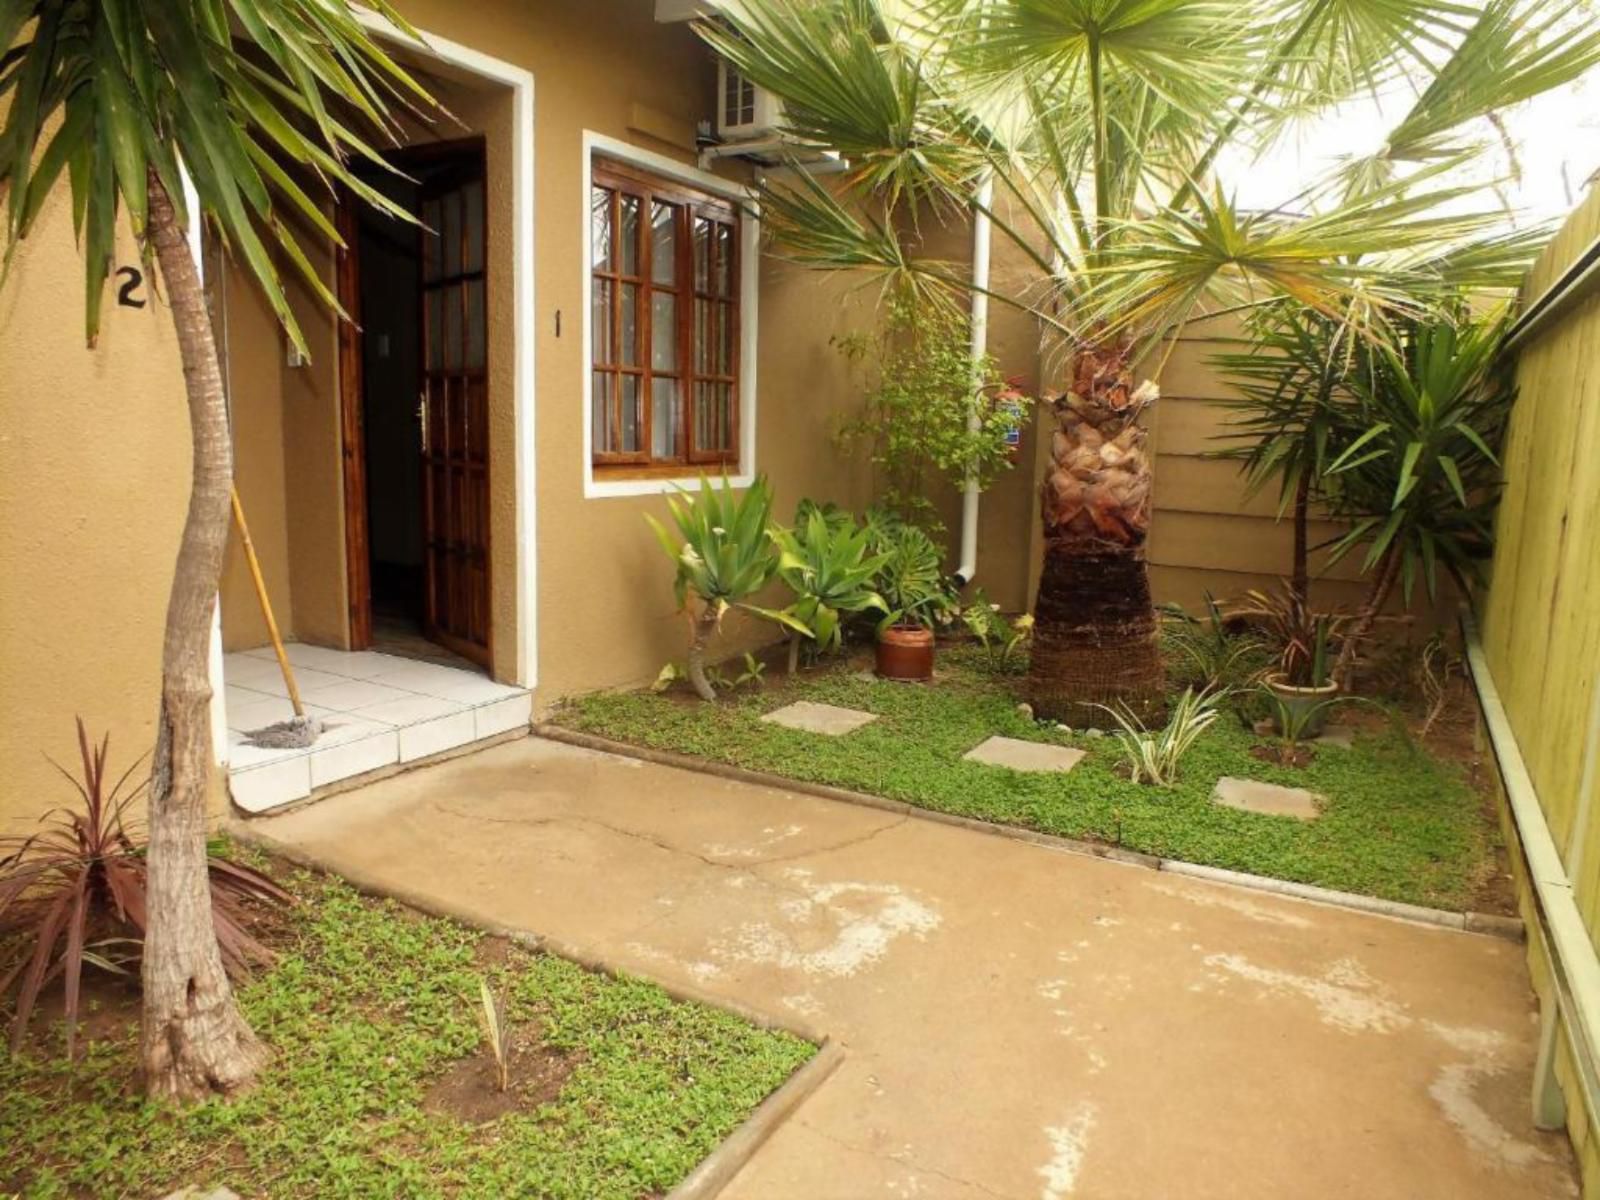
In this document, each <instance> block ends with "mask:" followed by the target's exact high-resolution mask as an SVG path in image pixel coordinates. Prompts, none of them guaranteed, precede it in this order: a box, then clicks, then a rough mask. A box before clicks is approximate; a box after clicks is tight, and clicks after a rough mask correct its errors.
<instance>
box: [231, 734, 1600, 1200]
mask: <svg viewBox="0 0 1600 1200" xmlns="http://www.w3.org/2000/svg"><path fill="white" fill-rule="evenodd" d="M252 827H253V828H255V829H258V830H260V831H261V832H262V833H264V834H266V835H267V836H268V837H271V838H274V839H277V840H280V841H282V842H287V843H292V844H294V845H296V846H298V847H300V848H301V849H303V850H304V851H306V852H309V853H311V854H314V855H315V856H317V857H318V858H319V859H320V860H322V861H324V862H326V863H328V864H330V865H331V866H333V867H335V868H339V867H343V868H344V869H346V870H348V871H350V872H352V873H354V874H358V875H360V876H362V877H364V878H366V879H371V880H381V881H388V882H389V884H390V885H391V886H394V887H395V888H397V889H404V890H407V891H409V892H411V893H412V894H420V895H423V896H427V897H432V898H435V899H438V900H440V901H445V902H448V903H451V904H454V905H456V906H458V907H461V908H464V909H465V910H466V911H468V912H472V913H475V914H477V915H478V916H480V917H481V918H482V919H483V920H485V921H492V922H498V923H501V924H504V925H510V926H517V927H523V928H526V929H529V930H533V931H535V932H538V933H541V934H544V935H547V936H549V937H552V938H554V939H557V940H559V941H561V942H563V943H566V944H569V945H572V946H575V947H579V948H581V949H582V950H584V951H585V952H586V953H590V954H593V955H595V956H597V957H601V958H604V959H606V960H609V961H611V962H613V963H615V964H617V965H619V966H622V967H624V968H626V969H630V970H633V971H636V972H638V973H639V974H642V975H645V976H650V977H654V978H657V979H661V980H663V981H669V982H676V983H689V984H693V985H695V986H697V987H698V988H700V989H701V990H702V991H705V992H709V993H711V994H713V995H719V996H723V997H727V998H728V999H730V1000H733V1001H737V1002H739V1003H742V1004H744V1005H746V1006H749V1007H752V1008H756V1009H760V1010H763V1011H768V1012H774V1013H781V1012H784V1011H788V1012H791V1013H794V1014H798V1015H799V1016H801V1017H803V1018H804V1019H805V1020H806V1021H807V1022H808V1023H809V1024H810V1025H812V1026H814V1027H816V1028H818V1029H820V1030H823V1031H826V1032H828V1033H831V1034H832V1035H833V1036H834V1037H835V1038H837V1039H838V1040H839V1041H841V1042H842V1043H843V1044H844V1046H845V1048H846V1051H847V1057H846V1059H845V1061H844V1063H843V1065H842V1066H841V1067H840V1068H839V1070H838V1071H837V1072H835V1074H834V1075H833V1076H832V1077H831V1078H829V1080H828V1081H827V1082H826V1083H825V1084H824V1085H823V1086H822V1088H821V1089H820V1090H819V1091H818V1092H816V1093H815V1094H814V1095H812V1096H811V1097H810V1098H809V1099H808V1100H806V1102H805V1103H804V1104H803V1105H802V1106H801V1107H800V1109H799V1110H798V1112H797V1113H796V1114H795V1116H794V1117H793V1118H792V1119H791V1120H790V1121H789V1122H788V1123H787V1124H786V1125H784V1126H783V1127H782V1128H781V1129H780V1130H779V1131H778V1132H777V1134H776V1135H775V1136H774V1137H773V1138H772V1140H771V1141H769V1142H768V1143H767V1144H766V1145H765V1146H764V1147H762V1149H761V1150H760V1151H759V1153H758V1154H757V1155H756V1157H755V1158H754V1159H753V1160H752V1161H751V1163H750V1164H749V1165H748V1166H747V1167H746V1168H745V1170H744V1171H743V1172H742V1173H741V1174H740V1175H739V1176H738V1177H737V1178H736V1179H735V1180H734V1181H733V1183H732V1185H731V1186H730V1187H729V1189H728V1190H727V1192H726V1193H725V1195H726V1196H728V1197H730V1200H787V1198H794V1200H856V1198H867V1197H871V1198H878V1197H889V1198H904V1197H924V1198H938V1200H944V1198H949V1200H980V1198H993V1197H1002V1198H1004V1200H1067V1198H1068V1197H1091V1198H1093V1200H1113V1198H1121V1197H1127V1198H1130V1200H1134V1198H1137V1200H1152V1198H1158V1197H1167V1196H1171V1197H1182V1198H1184V1200H1197V1198H1201V1197H1272V1198H1276V1197H1281V1196H1293V1197H1296V1198H1297V1200H1305V1198H1312V1197H1352V1198H1360V1200H1379V1198H1383V1197H1394V1198H1395V1200H1401V1198H1404V1200H1423V1198H1427V1197H1438V1198H1440V1200H1445V1198H1448V1200H1468V1198H1475V1197H1483V1198H1485V1200H1487V1198H1490V1197H1493V1198H1494V1200H1523V1198H1532V1197H1563V1196H1570V1195H1575V1194H1576V1189H1575V1186H1574V1184H1573V1175H1572V1168H1571V1162H1570V1153H1569V1151H1568V1148H1567V1146H1566V1142H1565V1139H1564V1138H1563V1137H1562V1136H1561V1135H1549V1134H1540V1133H1538V1132H1536V1131H1535V1130H1533V1129H1532V1127H1531V1125H1530V1123H1529V1106H1528V1101H1527V1097H1528V1093H1529V1087H1530V1077H1531V1072H1532V1062H1533V1055H1534V1043H1535V1039H1536V1034H1537V1026H1536V1024H1535V1022H1534V1014H1533V1009H1532V1006H1531V1002H1530V996H1529V990H1528V980H1527V976H1526V971H1525V969H1524V966H1523V951H1522V948H1521V947H1519V946H1514V945H1511V944H1510V943H1507V942H1502V941H1497V940H1493V939H1490V938H1486V937H1477V936H1472V935H1467V934H1461V933H1454V932H1450V931H1446V930H1440V929H1431V928H1423V927H1420V926H1415V925H1410V924H1405V923H1401V922H1397V921H1391V920H1386V919H1384V918H1380V917H1373V916H1367V915H1364V914H1360V913H1353V912H1347V911H1343V910H1339V909H1331V908H1323V907H1319V906H1315V905H1311V904H1306V903H1303V902H1299V901H1294V900H1289V899H1285V898H1280V897H1276V896H1270V895H1264V894H1259V893H1254V892H1248V891H1243V890H1238V889H1234V888H1229V887H1223V886H1219V885H1215V884H1208V883H1203V882H1200V881H1198V880H1192V879H1185V878H1182V877H1178V876H1172V875H1162V874H1158V873H1156V872H1153V871H1150V870H1148V869H1145V868H1141V867H1132V866H1124V865H1121V864H1117V863H1111V862H1105V861H1102V860H1098V859H1092V858H1086V857H1082V856H1077V855H1071V854H1065V853H1061V852H1056V851H1052V850H1049V849H1046V848H1042V847H1038V846H1033V845H1028V844H1025V843H1021V842H1014V841H1008V840H1003V839H1000V838H994V837H988V836H986V835H983V834H981V833H974V832H971V831H967V830H962V829H956V828H952V827H949V826H946V825H940V824H936V823H933V822H928V821H922V820H918V819H916V818H908V817H903V816H897V815H894V814H890V813H884V812H879V811H875V810H872V809H867V808H862V807H858V806H854V805H849V804H842V803H838V802H835V801H830V800H822V799H818V798H816V797H811V796H805V795H798V794H794V793H790V792H785V791H781V790H777V789H772V788H761V787H753V786H750V785H748V784H742V783H737V782H733V781H729V780H724V779H720V778H716V777H712V776H706V775H699V774H696V773H693V772H687V771H681V770H675V769H672V768H669V767H661V766H656V765H653V764H646V763H641V762H637V761H635V760H631V759H625V758H618V757H615V756H611V755H605V754H597V753H593V752H591V751H587V750H580V749H576V748H573V747H568V746H564V745H558V744H555V743H551V742H545V741H541V740H538V739H528V740H526V741H517V742H512V743H507V744H505V745H502V746H499V747H496V748H494V749H491V750H487V751H484V752H482V753H480V754H475V755H471V756H469V757H466V758H461V759H457V760H455V761H452V762H448V763H444V764H440V765H438V766H434V767H430V768H427V769H424V770H419V771H414V772H411V773H409V774H405V775H401V776H397V777H395V778H392V779H389V780H385V781H383V782H381V783H378V784H374V785H373V786H371V787H368V788H364V789H362V790H360V791H358V792H352V793H348V794H345V795H340V796H336V797H333V798H331V799H329V800H326V801H324V802H322V803H319V804H316V805H313V806H311V807H308V808H304V809H301V810H300V811H298V812H293V813H290V814H287V815H284V816H279V817H272V818H266V819H261V820H257V821H255V822H252Z"/></svg>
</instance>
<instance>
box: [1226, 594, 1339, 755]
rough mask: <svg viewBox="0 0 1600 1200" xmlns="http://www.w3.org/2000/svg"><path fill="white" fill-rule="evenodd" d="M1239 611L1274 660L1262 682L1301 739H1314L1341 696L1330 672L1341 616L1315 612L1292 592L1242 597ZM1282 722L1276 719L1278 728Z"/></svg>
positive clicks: (1278, 709)
mask: <svg viewBox="0 0 1600 1200" xmlns="http://www.w3.org/2000/svg"><path fill="white" fill-rule="evenodd" d="M1246 600H1247V604H1246V607H1245V608H1244V610H1243V614H1242V615H1244V616H1246V617H1248V618H1249V619H1250V620H1251V621H1252V623H1253V624H1255V625H1256V628H1257V629H1258V630H1259V631H1260V633H1261V634H1262V636H1263V637H1264V638H1265V639H1266V641H1267V643H1268V645H1270V646H1271V647H1272V648H1273V650H1274V652H1275V655H1276V658H1277V669H1276V670H1273V671H1269V672H1268V673H1267V674H1266V676H1265V677H1264V679H1263V680H1262V682H1263V683H1264V684H1265V685H1266V688H1267V690H1268V691H1269V692H1270V693H1271V694H1272V696H1273V698H1274V699H1275V700H1276V702H1277V705H1276V707H1277V711H1278V712H1279V713H1280V714H1283V715H1284V716H1285V717H1287V718H1288V720H1289V722H1291V723H1292V724H1293V725H1294V727H1295V728H1296V729H1297V730H1298V731H1299V733H1300V736H1302V737H1316V736H1317V735H1318V734H1320V733H1321V732H1322V729H1323V726H1324V725H1325V724H1326V722H1327V716H1328V711H1329V709H1330V707H1331V705H1330V704H1329V701H1330V700H1332V699H1333V698H1334V697H1335V696H1337V695H1338V694H1339V682H1338V680H1337V679H1336V678H1335V676H1334V674H1333V662H1334V658H1335V654H1334V650H1333V647H1334V641H1335V638H1336V637H1337V635H1338V631H1339V628H1340V626H1342V625H1343V623H1344V620H1345V618H1343V617H1342V616H1337V615H1335V614H1332V613H1318V612H1313V611H1312V610H1311V606H1310V605H1309V604H1307V603H1306V601H1305V600H1304V599H1303V598H1302V597H1301V596H1300V595H1299V593H1298V592H1296V591H1295V590H1294V589H1293V588H1284V589H1281V590H1280V591H1278V592H1276V593H1273V594H1268V593H1266V592H1257V591H1252V592H1248V593H1246ZM1284 723H1285V722H1284V721H1282V720H1280V722H1279V724H1280V725H1282V724H1284Z"/></svg>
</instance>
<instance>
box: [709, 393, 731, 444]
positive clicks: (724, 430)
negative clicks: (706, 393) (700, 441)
mask: <svg viewBox="0 0 1600 1200" xmlns="http://www.w3.org/2000/svg"><path fill="white" fill-rule="evenodd" d="M711 386H712V387H713V388H714V389H715V391H716V429H717V441H716V448H717V449H718V450H732V449H733V384H731V383H716V384H712V385H711Z"/></svg>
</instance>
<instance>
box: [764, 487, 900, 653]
mask: <svg viewBox="0 0 1600 1200" xmlns="http://www.w3.org/2000/svg"><path fill="white" fill-rule="evenodd" d="M845 516H846V519H845V520H843V521H840V520H838V519H837V518H835V519H833V520H830V519H829V514H828V513H827V511H825V510H824V509H822V508H820V507H818V506H816V505H814V504H809V502H808V503H807V504H802V506H801V511H800V513H799V514H798V519H797V521H796V523H795V528H794V529H780V530H777V531H776V532H774V534H773V538H774V540H775V541H776V542H777V545H778V549H779V552H780V556H779V561H778V574H779V576H780V577H781V578H782V579H783V581H784V583H786V584H788V585H789V588H790V589H791V590H792V591H793V592H794V594H795V602H794V604H793V605H792V606H791V610H790V611H792V612H793V614H794V616H795V617H797V618H798V619H799V620H800V621H801V622H803V623H804V624H805V626H807V627H808V628H809V629H810V631H811V632H810V633H809V634H805V633H802V632H801V631H800V630H799V629H795V630H792V631H791V632H790V635H789V673H790V674H791V675H792V674H794V673H795V671H796V670H798V669H799V666H800V647H801V645H802V644H803V643H804V642H805V641H806V639H807V638H808V637H809V638H810V639H811V640H812V641H813V642H814V643H815V644H816V648H817V652H818V653H826V652H827V651H829V650H833V649H836V648H837V647H838V646H839V644H840V642H841V641H842V639H843V626H842V618H843V617H845V616H848V615H851V614H854V613H863V612H869V611H874V610H876V611H877V612H887V611H888V606H887V605H886V604H885V603H884V600H883V597H882V596H880V595H878V593H877V592H876V591H874V590H873V586H872V583H873V579H874V577H875V576H876V575H877V573H878V570H879V569H880V568H881V567H882V566H883V565H884V564H885V563H886V562H888V560H889V555H888V554H887V553H880V554H873V553H871V545H872V533H871V531H870V530H866V529H860V528H857V526H856V523H855V522H854V521H853V520H850V519H848V514H845Z"/></svg>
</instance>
